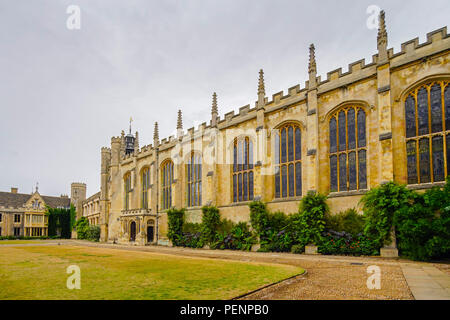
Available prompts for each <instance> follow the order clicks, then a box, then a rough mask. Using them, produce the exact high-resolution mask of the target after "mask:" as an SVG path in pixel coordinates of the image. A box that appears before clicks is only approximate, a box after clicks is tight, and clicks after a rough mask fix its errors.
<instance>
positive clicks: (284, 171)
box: [281, 166, 287, 198]
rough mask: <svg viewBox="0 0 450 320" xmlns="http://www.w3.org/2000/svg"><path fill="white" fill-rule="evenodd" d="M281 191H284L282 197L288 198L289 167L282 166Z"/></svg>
mask: <svg viewBox="0 0 450 320" xmlns="http://www.w3.org/2000/svg"><path fill="white" fill-rule="evenodd" d="M281 190H282V197H283V198H284V197H286V196H287V167H286V166H282V167H281Z"/></svg>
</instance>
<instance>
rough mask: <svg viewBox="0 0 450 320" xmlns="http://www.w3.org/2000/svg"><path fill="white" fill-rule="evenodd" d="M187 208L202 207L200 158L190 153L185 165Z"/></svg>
mask: <svg viewBox="0 0 450 320" xmlns="http://www.w3.org/2000/svg"><path fill="white" fill-rule="evenodd" d="M186 182H187V186H186V187H187V191H186V197H187V206H188V207H193V206H201V205H202V158H201V155H199V154H196V153H192V154H191V156H190V158H189V160H188V163H187V164H186Z"/></svg>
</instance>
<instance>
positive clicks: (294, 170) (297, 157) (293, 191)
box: [275, 124, 302, 198]
mask: <svg viewBox="0 0 450 320" xmlns="http://www.w3.org/2000/svg"><path fill="white" fill-rule="evenodd" d="M301 195H302V133H301V131H300V127H299V126H297V125H295V124H286V125H284V126H282V127H281V128H280V129H279V130H278V131H277V132H276V133H275V198H286V197H295V196H301Z"/></svg>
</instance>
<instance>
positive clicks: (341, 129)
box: [339, 111, 347, 151]
mask: <svg viewBox="0 0 450 320" xmlns="http://www.w3.org/2000/svg"><path fill="white" fill-rule="evenodd" d="M345 127H346V124H345V112H344V111H341V112H339V151H344V150H346V148H347V145H346V137H345Z"/></svg>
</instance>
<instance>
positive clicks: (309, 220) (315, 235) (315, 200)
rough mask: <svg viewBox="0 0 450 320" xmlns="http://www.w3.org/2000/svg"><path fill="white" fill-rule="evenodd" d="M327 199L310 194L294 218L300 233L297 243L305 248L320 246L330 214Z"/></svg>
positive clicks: (304, 199) (303, 199)
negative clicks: (326, 218) (310, 245)
mask: <svg viewBox="0 0 450 320" xmlns="http://www.w3.org/2000/svg"><path fill="white" fill-rule="evenodd" d="M326 200H327V197H326V196H325V195H322V194H320V193H314V192H309V193H308V194H307V195H306V196H304V197H303V198H302V200H301V202H300V210H299V213H298V214H297V215H295V216H294V217H293V224H294V225H295V229H296V230H297V232H298V236H297V239H296V241H297V242H298V243H299V244H301V245H303V246H305V245H308V244H316V245H318V244H319V243H320V242H321V239H322V232H323V231H324V229H325V215H326V214H328V212H329V207H328V204H327V202H326Z"/></svg>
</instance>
